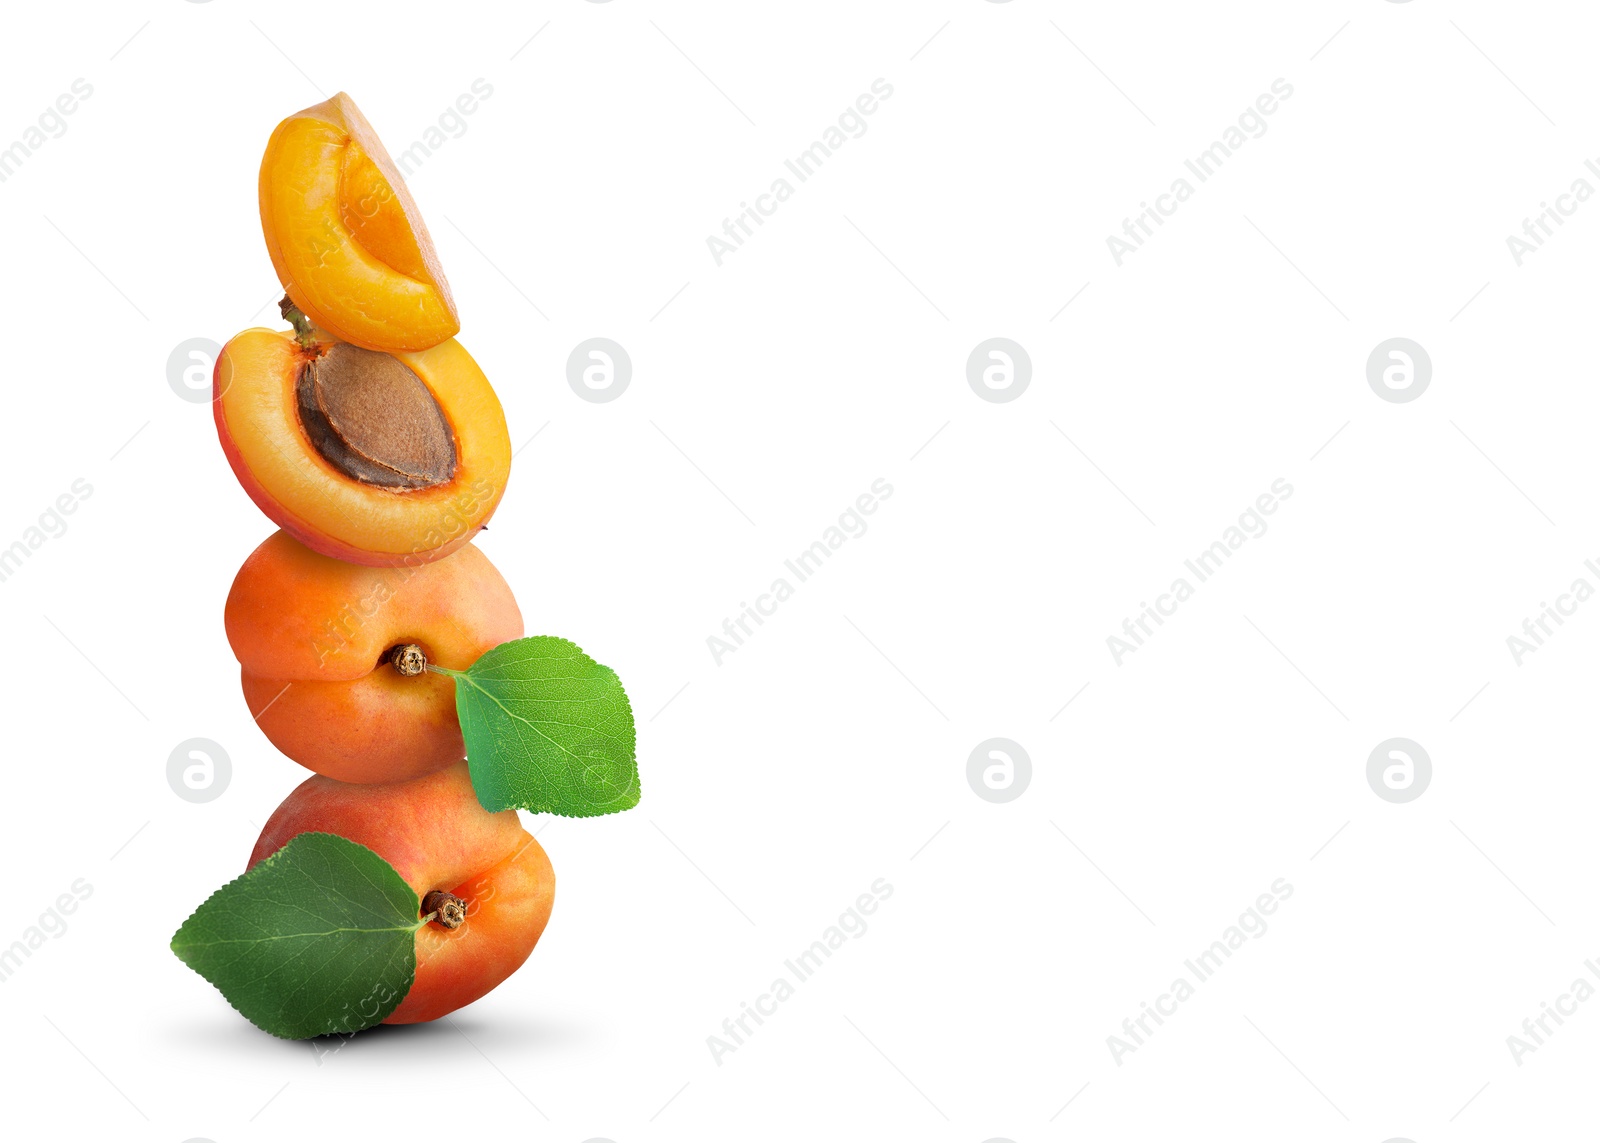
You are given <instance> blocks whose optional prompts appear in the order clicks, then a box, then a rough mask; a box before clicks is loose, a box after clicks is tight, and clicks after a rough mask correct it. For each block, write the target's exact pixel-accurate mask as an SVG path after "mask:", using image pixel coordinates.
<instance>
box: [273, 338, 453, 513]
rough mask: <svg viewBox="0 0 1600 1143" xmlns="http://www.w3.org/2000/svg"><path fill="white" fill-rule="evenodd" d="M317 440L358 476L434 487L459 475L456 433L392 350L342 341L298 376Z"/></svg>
mask: <svg viewBox="0 0 1600 1143" xmlns="http://www.w3.org/2000/svg"><path fill="white" fill-rule="evenodd" d="M295 396H296V398H297V401H298V404H299V412H300V424H301V427H302V428H303V429H304V430H305V434H306V437H307V439H309V440H310V441H311V444H312V446H313V447H315V448H316V450H317V452H318V453H319V454H321V456H322V459H323V460H326V461H327V462H328V463H329V464H331V465H333V467H334V468H336V469H338V470H339V471H340V472H342V473H343V474H344V475H346V476H348V477H350V478H351V479H352V480H359V481H362V482H363V483H366V484H376V485H378V486H380V487H382V488H395V489H412V488H432V487H434V486H435V485H438V484H444V483H446V482H447V481H449V480H450V479H451V478H452V477H454V476H455V474H456V442H455V434H453V433H452V432H451V431H450V423H449V422H448V421H447V420H445V416H444V410H443V409H441V408H439V402H438V401H437V400H436V399H435V398H434V395H433V394H432V393H431V392H430V391H429V390H428V387H427V385H425V384H424V383H423V381H422V378H420V377H418V376H417V375H416V374H415V373H413V372H412V371H411V370H410V369H408V368H406V366H405V365H404V364H403V363H402V362H401V361H400V360H399V359H397V358H394V357H391V356H390V355H389V354H387V353H376V352H374V351H373V350H370V349H360V348H358V347H356V346H354V345H347V344H345V343H344V342H336V343H335V344H333V345H330V346H328V347H327V348H326V349H325V350H323V352H322V354H321V355H320V356H318V357H314V358H312V359H311V360H310V361H308V362H306V364H305V367H304V368H303V369H302V370H301V371H300V377H299V379H298V380H297V381H296V383H295Z"/></svg>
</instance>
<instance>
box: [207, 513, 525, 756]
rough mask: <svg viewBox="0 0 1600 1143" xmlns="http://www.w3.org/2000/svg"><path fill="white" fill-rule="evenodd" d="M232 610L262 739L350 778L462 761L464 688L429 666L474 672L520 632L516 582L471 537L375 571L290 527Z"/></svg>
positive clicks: (254, 563)
mask: <svg viewBox="0 0 1600 1143" xmlns="http://www.w3.org/2000/svg"><path fill="white" fill-rule="evenodd" d="M223 619H224V624H225V626H226V628H227V632H228V643H229V644H230V645H231V646H232V647H233V654H234V657H235V658H237V659H238V660H239V665H240V681H241V683H242V685H243V688H244V697H245V701H246V703H248V704H249V708H250V713H251V714H252V715H253V716H255V720H256V723H257V725H259V726H260V727H261V729H262V731H263V732H264V733H265V734H266V736H267V738H268V739H270V740H271V742H272V744H273V745H274V746H276V747H277V748H278V749H279V750H281V751H283V753H285V754H287V755H288V756H289V757H290V758H292V759H294V760H295V761H296V762H298V763H300V765H302V766H305V767H306V768H307V769H310V770H315V771H316V772H317V773H319V774H324V775H327V776H328V777H331V778H337V779H339V780H341V781H344V782H352V783H361V782H396V781H402V780H405V779H408V778H415V777H417V776H419V775H422V774H428V773H431V772H433V771H436V770H439V769H441V768H442V767H446V766H449V765H451V764H452V763H455V762H459V761H460V760H461V759H462V757H463V756H464V755H465V753H466V746H465V744H464V743H463V742H462V739H461V725H460V723H459V722H458V721H457V719H456V704H455V684H454V683H453V682H452V680H450V679H449V678H448V677H446V676H444V675H439V674H435V673H433V672H431V671H426V670H425V669H424V668H423V666H422V664H423V663H434V664H437V665H439V666H441V667H446V668H449V669H451V670H458V671H460V670H465V669H466V668H468V667H470V666H471V665H472V664H473V663H474V662H475V661H476V660H477V659H478V657H479V656H480V655H482V654H483V653H484V652H485V651H488V650H489V649H490V648H491V647H496V646H498V645H499V644H501V643H505V642H507V641H509V640H512V639H520V638H521V637H522V613H521V612H520V611H519V610H518V609H517V601H516V600H515V599H514V598H512V595H511V589H510V588H509V587H508V586H506V581H505V580H504V579H502V578H501V576H500V573H499V572H498V571H496V570H495V568H494V565H493V564H491V563H490V562H489V560H488V558H487V557H485V556H484V554H483V553H482V552H481V551H479V550H478V549H477V548H476V547H475V546H473V545H471V544H468V545H467V546H466V547H464V548H462V549H461V550H460V551H458V552H456V553H455V555H453V556H449V557H447V558H446V559H442V560H435V561H433V562H432V563H427V564H421V565H419V566H417V567H402V568H374V567H365V566H362V565H359V564H350V563H345V562H344V561H342V560H335V559H330V558H328V557H327V556H323V555H319V554H318V553H316V552H313V551H311V550H310V549H309V548H307V547H305V545H303V544H301V543H299V542H297V541H296V540H295V539H294V538H293V537H292V536H290V535H288V534H287V533H286V532H277V533H274V534H273V535H272V536H269V537H268V538H267V540H266V542H264V543H263V544H262V545H261V546H260V547H258V548H257V549H256V550H255V551H254V552H252V553H251V554H250V557H249V558H248V559H246V560H245V562H244V566H243V567H241V568H240V569H239V574H238V575H237V576H235V577H234V581H233V587H232V589H231V590H230V591H229V592H228V602H227V606H226V608H225V610H224V613H223ZM397 648H398V649H399V654H398V655H396V654H394V653H395V652H396V649H397ZM396 659H397V660H398V661H394V660H396Z"/></svg>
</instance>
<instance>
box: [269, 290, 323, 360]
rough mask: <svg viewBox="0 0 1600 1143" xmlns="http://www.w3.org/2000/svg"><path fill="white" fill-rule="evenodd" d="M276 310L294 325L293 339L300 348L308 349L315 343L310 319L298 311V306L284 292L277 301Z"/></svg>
mask: <svg viewBox="0 0 1600 1143" xmlns="http://www.w3.org/2000/svg"><path fill="white" fill-rule="evenodd" d="M278 312H279V313H280V314H282V315H283V318H284V320H285V321H287V322H288V323H289V324H290V325H292V326H294V339H295V340H296V341H297V342H299V343H300V348H301V349H310V348H311V347H312V346H313V345H315V344H316V338H315V337H313V336H312V334H311V319H310V318H308V317H306V315H305V314H303V313H301V312H300V307H299V306H297V305H295V304H294V302H293V300H292V299H290V297H289V295H288V294H284V295H283V300H282V301H280V302H279V303H278Z"/></svg>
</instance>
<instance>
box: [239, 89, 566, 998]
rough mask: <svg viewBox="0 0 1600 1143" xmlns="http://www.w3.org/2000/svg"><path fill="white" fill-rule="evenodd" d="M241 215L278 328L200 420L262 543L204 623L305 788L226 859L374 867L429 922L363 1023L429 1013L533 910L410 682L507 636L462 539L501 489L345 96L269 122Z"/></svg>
mask: <svg viewBox="0 0 1600 1143" xmlns="http://www.w3.org/2000/svg"><path fill="white" fill-rule="evenodd" d="M260 201H261V225H262V229H263V231H264V233H265V235H266V241H267V250H268V252H269V253H270V255H271V257H272V264H273V266H274V268H275V269H276V270H277V274H278V278H279V280H280V281H281V283H282V285H283V288H284V291H285V293H286V297H285V298H284V300H283V302H282V305H281V308H282V310H283V313H284V316H285V318H287V319H288V320H289V321H290V323H291V324H292V326H293V329H291V330H272V329H250V330H246V331H245V332H243V333H241V334H239V335H238V336H237V337H235V338H233V340H231V341H230V342H228V344H227V345H226V347H224V349H223V350H222V353H221V354H220V355H219V357H218V359H217V363H216V373H215V378H214V381H215V393H214V409H215V413H216V423H217V432H218V435H219V436H220V437H221V440H222V448H223V451H224V452H225V453H226V454H227V458H228V462H229V463H230V464H231V465H232V467H233V471H234V474H235V475H236V476H237V477H238V478H239V482H240V483H241V484H242V485H243V486H244V488H245V491H246V492H248V493H249V495H250V498H251V499H252V500H254V501H255V503H256V505H257V506H258V507H260V509H261V510H262V511H263V512H265V513H266V514H267V515H268V516H269V517H270V518H271V519H272V520H273V522H274V523H276V524H277V525H278V526H279V527H280V528H281V529H282V531H279V532H277V533H275V534H274V535H272V536H270V537H269V538H268V539H267V540H266V542H265V543H263V544H262V545H261V546H260V547H259V548H257V549H256V550H255V552H254V553H253V554H252V555H251V556H250V557H249V559H247V560H246V561H245V564H244V567H243V568H241V569H240V571H239V574H238V577H237V578H236V579H235V581H234V584H233V589H232V591H231V592H230V593H229V595H228V601H227V609H226V616H225V618H226V625H227V633H228V641H229V643H230V644H231V645H232V647H233V651H234V654H235V655H236V657H237V658H238V660H239V664H240V667H241V677H242V681H243V686H244V695H245V699H246V701H247V702H248V704H249V708H250V711H251V713H252V715H253V716H254V718H255V720H256V722H257V723H258V724H259V725H260V727H261V729H262V731H264V732H265V734H266V735H267V737H268V738H269V739H270V740H271V741H272V742H273V744H274V745H276V746H277V747H278V748H279V749H280V750H281V751H282V752H283V753H284V754H286V755H288V756H289V757H290V758H292V759H293V760H294V761H296V762H298V763H300V764H301V765H302V766H305V767H307V768H308V769H310V770H313V771H315V772H316V776H314V777H312V778H310V779H308V780H307V781H305V782H304V783H303V784H302V785H300V787H299V788H298V789H296V790H295V791H294V792H293V793H292V794H290V796H289V798H288V799H287V800H286V801H285V802H284V803H283V804H282V805H281V806H280V807H279V808H278V810H277V811H276V812H275V813H274V814H273V815H272V817H271V818H270V820H269V821H268V822H267V824H266V828H265V829H263V830H262V832H261V837H260V839H259V840H258V841H257V843H256V846H255V850H254V852H253V853H252V855H251V858H250V866H251V867H254V866H255V865H257V864H258V863H259V862H262V861H263V860H265V859H267V858H269V857H271V856H272V855H274V854H275V853H277V852H278V851H279V850H280V849H282V848H283V847H284V846H285V845H286V844H287V843H288V842H289V841H291V840H292V839H294V838H295V837H296V836H297V835H300V834H303V833H310V832H317V833H331V834H336V835H339V836H340V837H343V838H346V839H348V840H350V841H352V842H356V843H358V844H359V845H362V846H365V847H367V848H368V849H371V850H372V851H374V852H375V853H377V854H378V855H379V856H380V857H382V858H383V859H384V860H386V861H387V862H388V863H389V864H390V865H391V866H393V867H394V869H395V870H396V871H397V872H398V873H399V874H400V877H401V878H402V879H403V880H404V881H405V882H406V884H407V885H409V886H410V887H411V889H412V890H414V891H415V892H416V894H417V896H418V898H419V899H421V901H422V903H423V909H424V911H425V912H429V913H432V914H433V918H432V920H431V922H430V923H426V924H423V925H422V927H420V928H419V929H418V930H417V934H416V946H417V947H416V961H417V965H416V975H415V979H414V982H413V983H412V985H411V988H410V990H409V992H407V993H406V995H405V998H404V1000H403V1001H402V1002H401V1003H400V1004H399V1006H398V1007H397V1008H395V1009H394V1011H393V1012H392V1013H391V1014H390V1015H389V1016H388V1017H387V1019H386V1021H385V1022H386V1023H411V1022H415V1021H422V1020H432V1019H435V1018H437V1017H439V1016H442V1015H444V1014H445V1013H447V1012H450V1011H453V1010H454V1009H456V1008H459V1007H460V1006H461V1005H463V1004H468V1003H470V1002H472V1001H474V1000H476V999H478V998H479V997H480V996H482V995H484V994H485V993H486V992H488V991H489V990H490V989H492V988H494V987H495V986H496V985H498V984H499V983H500V982H501V981H502V980H504V979H505V978H506V977H507V976H509V975H510V974H511V973H512V972H514V971H515V970H516V969H517V968H518V967H519V966H520V965H521V964H522V963H523V962H524V961H525V960H526V959H527V958H528V955H529V953H531V952H532V951H533V947H534V944H535V943H536V942H537V941H538V939H539V936H540V934H541V933H542V932H543V931H544V927H545V923H546V921H547V920H548V919H549V916H550V908H551V903H552V901H553V899H554V894H555V877H554V874H553V873H552V871H551V868H550V861H549V859H548V858H547V857H546V856H545V852H544V850H543V849H542V848H540V846H539V844H538V843H537V842H536V841H534V839H533V838H532V837H531V836H529V834H528V833H527V832H526V831H524V829H523V828H522V825H521V823H520V822H519V820H518V818H517V814H516V811H515V810H502V811H500V812H498V813H490V812H489V811H488V810H486V809H484V808H483V806H482V805H481V804H480V802H479V800H478V798H477V797H476V796H475V794H474V791H473V787H472V783H471V779H470V777H469V774H468V767H467V764H466V762H464V761H463V757H464V753H465V749H464V744H463V739H462V732H461V727H460V725H459V723H458V720H457V711H456V704H455V696H454V684H453V683H452V681H451V679H450V678H449V677H447V676H443V675H441V674H438V673H434V672H430V671H427V670H426V669H425V668H426V666H427V665H428V664H430V663H431V664H436V665H438V666H440V667H443V668H447V669H451V670H457V671H464V670H466V669H467V668H468V667H470V666H471V665H472V664H473V662H474V661H475V660H476V659H478V657H479V656H481V655H483V654H484V653H485V652H486V651H488V650H489V649H491V648H493V647H495V646H497V645H499V644H501V643H505V642H507V641H509V640H513V639H518V638H520V637H521V636H522V634H523V628H522V615H521V613H520V612H519V610H518V608H517V603H516V600H515V599H514V598H513V597H512V594H511V589H510V588H509V587H507V586H506V582H505V580H504V579H502V578H501V576H500V573H499V572H497V571H496V570H495V568H494V565H492V564H491V563H490V562H489V560H488V559H487V558H486V557H485V556H484V555H483V553H482V552H481V551H479V550H478V549H477V548H476V547H475V546H474V545H473V544H472V542H471V541H472V537H473V536H474V535H475V534H476V533H477V532H478V531H479V530H480V529H481V528H482V527H483V526H484V524H485V522H486V521H487V520H488V519H489V517H490V516H491V515H492V514H493V512H494V510H495V507H496V506H497V505H498V504H499V502H500V498H501V496H502V494H503V493H504V491H505V486H506V479H507V476H508V474H509V472H510V468H511V442H510V438H509V437H508V435H507V432H506V423H505V416H504V414H503V412H502V411H501V408H500V402H499V400H498V399H497V398H496V396H495V393H494V390H493V389H492V388H491V387H490V385H489V382H488V380H487V379H486V378H485V377H484V375H483V372H482V371H481V370H480V369H479V368H478V366H477V364H476V363H475V362H474V361H473V359H472V357H471V356H470V355H469V354H468V353H467V351H466V349H464V348H463V347H462V345H461V344H460V343H459V342H458V341H456V340H455V334H456V333H457V331H458V330H459V329H460V322H459V321H458V320H457V316H456V305H455V301H454V300H453V299H452V297H451V295H450V287H449V285H448V284H447V283H446V281H445V277H444V272H443V271H442V270H441V269H440V266H439V260H438V258H437V256H436V255H435V253H434V249H433V244H432V241H431V239H430V238H429V237H428V231H427V228H426V227H425V226H424V225H423V221H422V218H421V217H420V215H419V214H418V211H417V206H416V203H415V202H413V201H412V198H411V195H410V193H409V192H408V191H407V190H406V187H405V184H404V182H403V181H402V179H401V177H400V174H399V172H398V171H397V170H396V169H395V166H394V164H393V162H392V161H391V160H390V158H389V155H388V153H387V152H386V151H385V150H384V147H383V144H382V143H381V142H379V140H378V137H377V135H376V134H375V133H374V132H373V129H372V127H371V126H370V125H369V124H368V123H367V121H366V119H365V118H364V117H363V116H362V114H361V112H360V111H359V110H358V109H357V108H356V105H355V103H354V102H353V101H352V100H351V99H350V98H349V97H348V96H347V95H345V94H343V93H340V94H339V95H336V96H335V97H334V98H332V99H330V100H328V101H327V102H326V103H320V104H318V105H317V106H315V107H311V108H308V109H306V110H305V111H301V112H299V113H298V114H296V115H292V116H290V117H289V118H288V119H285V120H284V121H283V122H282V123H280V124H279V125H278V127H277V129H276V130H275V131H274V132H273V133H272V138H271V140H270V141H269V142H268V144H267V149H266V155H265V157H264V158H263V159H262V163H261V180H260ZM469 930H470V935H471V936H472V938H473V939H471V940H466V939H462V938H464V937H465V936H466V935H468V931H469Z"/></svg>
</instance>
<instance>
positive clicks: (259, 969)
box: [172, 833, 422, 1040]
mask: <svg viewBox="0 0 1600 1143" xmlns="http://www.w3.org/2000/svg"><path fill="white" fill-rule="evenodd" d="M420 913H421V902H419V901H418V900H417V895H416V893H415V892H413V891H412V889H411V887H410V886H409V885H407V884H406V883H405V882H404V881H403V880H401V878H400V874H398V873H396V872H395V870H394V867H393V866H392V865H390V864H389V863H388V862H387V861H385V860H384V859H383V858H381V857H379V856H378V855H377V854H376V853H373V852H372V850H370V849H368V848H367V847H366V846H364V845H357V844H356V843H355V842H353V841H349V840H347V839H345V838H342V837H338V836H335V835H334V834H331V833H303V834H300V835H299V836H297V837H295V838H294V839H292V840H291V841H290V842H289V844H287V845H285V846H284V847H283V848H282V849H280V850H278V852H277V853H274V854H273V855H272V856H271V857H269V858H267V859H266V860H265V861H262V862H260V863H259V864H257V865H256V866H254V867H253V868H252V869H250V871H249V872H247V873H245V874H244V875H243V876H242V877H238V878H235V879H234V880H233V881H230V882H228V884H226V885H224V886H223V887H222V888H221V889H218V890H217V891H216V892H215V893H213V894H212V895H211V896H210V897H209V898H207V900H206V902H205V904H203V905H201V906H200V907H199V908H198V909H196V910H195V911H194V913H193V915H191V916H190V917H189V919H188V920H187V921H185V922H184V923H183V927H182V928H180V929H179V930H178V931H177V933H176V934H175V935H174V936H173V938H172V951H173V952H175V953H177V954H178V959H180V960H182V961H183V963H184V964H186V965H188V966H189V967H190V968H192V969H194V970H195V971H196V972H198V973H199V974H200V975H201V976H203V977H205V978H206V979H207V980H209V981H210V982H211V983H212V984H214V985H216V986H217V990H218V991H220V992H221V993H222V995H223V996H225V997H227V1000H228V1003H229V1004H232V1005H233V1006H234V1007H235V1008H237V1009H238V1010H239V1013H240V1014H241V1015H242V1016H244V1017H245V1019H247V1020H249V1021H250V1022H251V1023H252V1024H254V1025H255V1026H256V1027H258V1028H260V1029H261V1030H262V1031H265V1032H271V1033H272V1034H273V1035H274V1036H282V1037H284V1038H285V1039H293V1040H299V1039H305V1038H307V1037H310V1036H322V1035H326V1034H327V1033H330V1032H358V1031H360V1030H361V1029H362V1028H370V1027H371V1026H372V1025H374V1024H377V1023H380V1022H381V1021H382V1020H383V1019H384V1017H386V1016H388V1015H389V1013H391V1012H393V1011H394V1010H395V1009H396V1008H397V1007H399V1005H400V1002H401V1001H402V1000H404V999H405V996H406V993H407V992H409V991H410V990H411V982H412V979H413V978H414V977H415V975H416V970H417V950H416V938H415V936H414V934H415V933H416V931H417V930H418V929H419V928H421V927H422V921H421V919H420Z"/></svg>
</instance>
